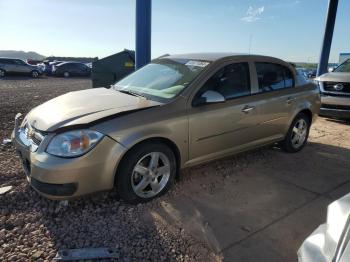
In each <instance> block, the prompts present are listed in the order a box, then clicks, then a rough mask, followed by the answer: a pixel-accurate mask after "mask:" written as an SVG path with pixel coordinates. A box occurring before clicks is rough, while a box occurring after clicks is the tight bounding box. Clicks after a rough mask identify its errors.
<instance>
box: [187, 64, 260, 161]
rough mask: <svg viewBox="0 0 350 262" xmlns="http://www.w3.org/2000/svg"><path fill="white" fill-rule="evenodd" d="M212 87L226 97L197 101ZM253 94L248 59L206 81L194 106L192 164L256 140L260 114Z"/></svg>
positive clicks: (226, 152) (190, 155) (232, 65)
mask: <svg viewBox="0 0 350 262" xmlns="http://www.w3.org/2000/svg"><path fill="white" fill-rule="evenodd" d="M208 90H210V91H215V92H218V93H220V94H221V95H222V96H223V97H224V98H225V101H224V102H221V103H203V104H199V105H196V102H195V101H197V100H198V99H200V98H201V96H202V95H203V94H204V93H205V92H206V91H208ZM251 98H252V97H251V81H250V70H249V64H248V62H242V63H232V64H229V65H226V66H224V67H223V68H221V69H220V70H219V71H218V72H216V73H215V74H214V75H213V76H212V77H211V78H209V79H208V80H207V81H206V83H205V84H204V85H203V86H202V88H201V89H200V90H199V91H198V93H197V94H196V95H195V97H194V99H193V102H194V103H192V104H193V106H192V108H191V109H190V114H189V164H195V163H200V162H202V161H207V160H211V159H215V158H218V157H221V156H223V155H226V154H230V153H232V152H234V151H236V150H237V151H238V150H240V149H243V148H245V146H246V145H247V144H248V143H249V142H251V141H254V139H255V136H254V135H255V132H256V130H254V127H255V126H256V123H257V118H258V114H257V110H256V105H255V102H254V101H253V102H252V101H251Z"/></svg>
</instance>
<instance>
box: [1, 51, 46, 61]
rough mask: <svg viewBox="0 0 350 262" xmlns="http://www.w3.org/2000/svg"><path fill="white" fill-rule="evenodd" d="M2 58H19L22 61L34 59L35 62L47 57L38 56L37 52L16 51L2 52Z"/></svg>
mask: <svg viewBox="0 0 350 262" xmlns="http://www.w3.org/2000/svg"><path fill="white" fill-rule="evenodd" d="M0 57H9V58H19V59H22V60H27V59H33V60H42V59H44V58H45V56H43V55H41V54H38V53H36V52H31V51H30V52H24V51H15V50H0Z"/></svg>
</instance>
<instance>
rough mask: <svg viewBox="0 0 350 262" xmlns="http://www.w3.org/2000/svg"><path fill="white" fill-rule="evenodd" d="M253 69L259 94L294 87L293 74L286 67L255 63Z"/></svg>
mask: <svg viewBox="0 0 350 262" xmlns="http://www.w3.org/2000/svg"><path fill="white" fill-rule="evenodd" d="M255 67H256V73H257V75H258V82H259V92H261V93H262V92H269V91H274V90H279V89H283V88H289V87H293V86H294V78H293V74H292V72H291V71H290V70H289V69H288V68H287V67H284V66H282V65H278V64H273V63H261V62H257V63H255Z"/></svg>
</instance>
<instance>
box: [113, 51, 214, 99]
mask: <svg viewBox="0 0 350 262" xmlns="http://www.w3.org/2000/svg"><path fill="white" fill-rule="evenodd" d="M208 64H209V62H207V61H198V60H189V59H168V58H162V59H159V60H155V61H153V62H152V63H150V64H148V65H146V66H144V67H142V68H141V69H139V70H137V71H136V72H134V73H132V74H131V75H129V76H127V77H125V78H124V79H122V80H120V81H119V82H117V83H116V84H115V85H114V86H113V89H115V90H118V91H121V92H130V93H131V94H136V95H137V94H139V95H141V96H144V97H146V98H148V99H151V100H156V101H161V102H165V101H167V100H169V99H171V98H173V97H175V96H177V95H178V94H179V93H180V92H181V91H182V90H183V89H185V88H186V87H187V86H188V84H189V83H190V82H191V81H193V80H194V79H195V77H196V76H198V75H199V73H200V72H201V71H202V70H203V69H204V68H205V67H206V66H207V65H208Z"/></svg>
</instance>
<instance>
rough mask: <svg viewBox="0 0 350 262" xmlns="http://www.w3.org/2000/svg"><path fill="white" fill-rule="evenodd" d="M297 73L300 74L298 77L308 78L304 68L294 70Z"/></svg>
mask: <svg viewBox="0 0 350 262" xmlns="http://www.w3.org/2000/svg"><path fill="white" fill-rule="evenodd" d="M296 70H297V72H298V73H299V74H300V75H303V76H304V77H305V78H308V75H307V74H308V72H309V71H308V70H307V69H306V68H300V67H298V68H296Z"/></svg>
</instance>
